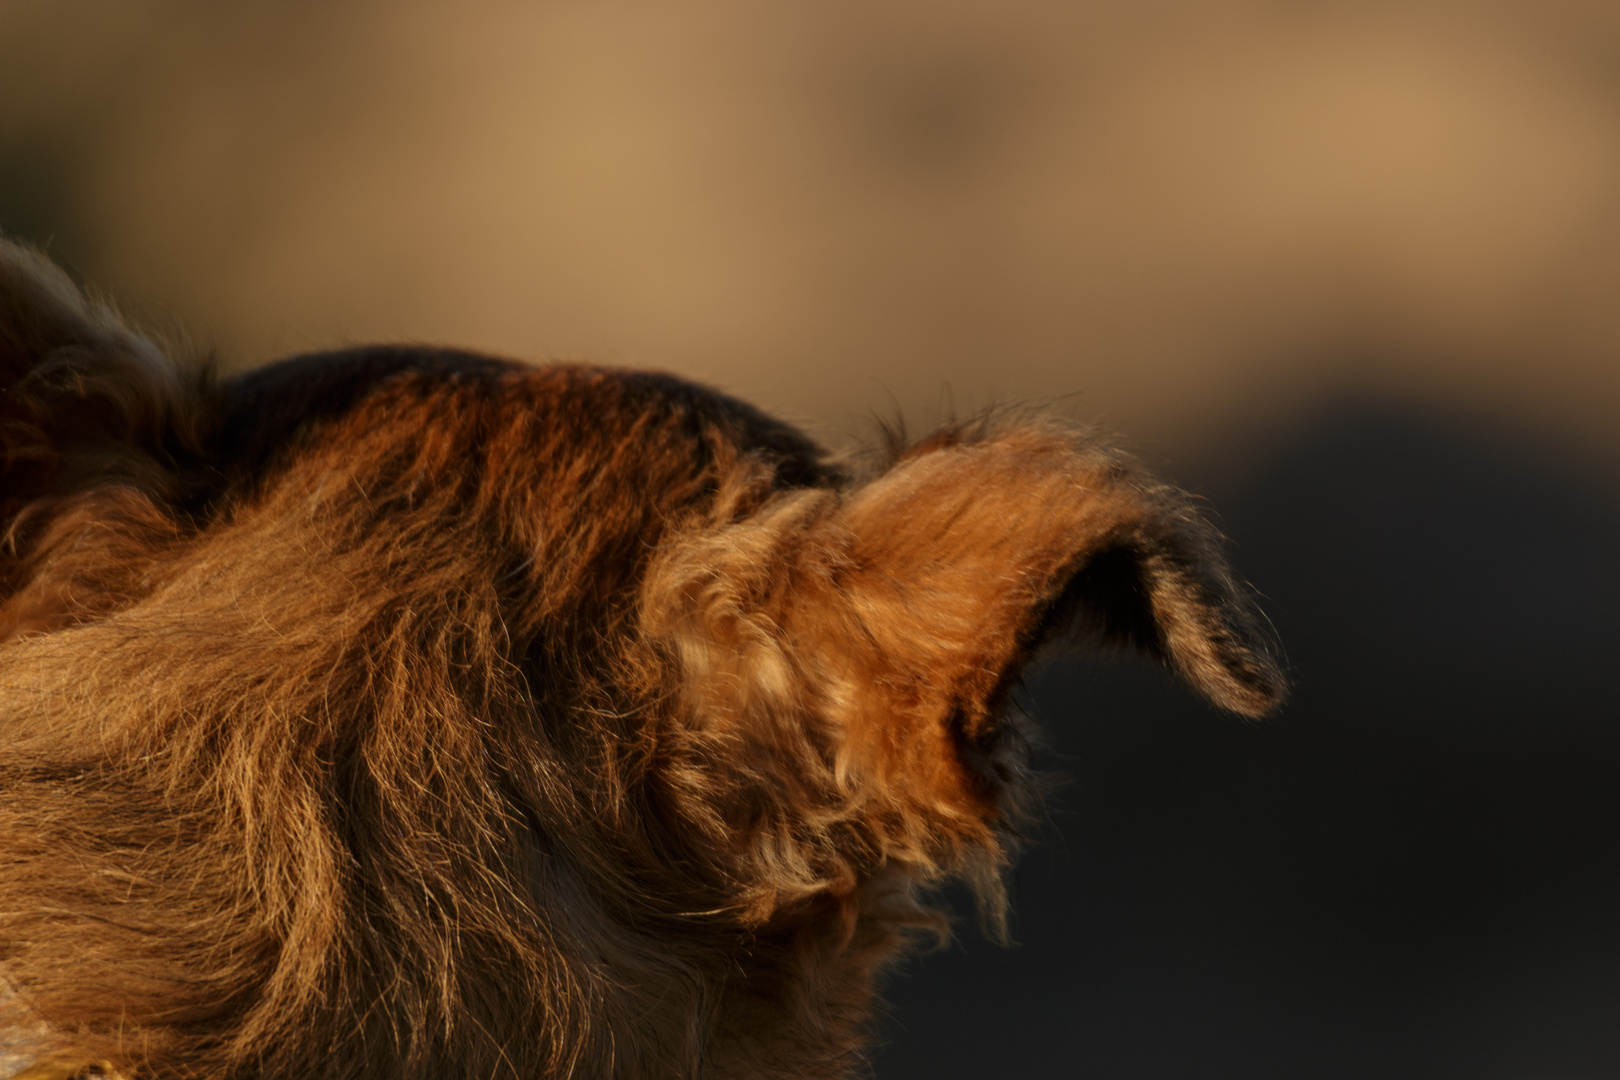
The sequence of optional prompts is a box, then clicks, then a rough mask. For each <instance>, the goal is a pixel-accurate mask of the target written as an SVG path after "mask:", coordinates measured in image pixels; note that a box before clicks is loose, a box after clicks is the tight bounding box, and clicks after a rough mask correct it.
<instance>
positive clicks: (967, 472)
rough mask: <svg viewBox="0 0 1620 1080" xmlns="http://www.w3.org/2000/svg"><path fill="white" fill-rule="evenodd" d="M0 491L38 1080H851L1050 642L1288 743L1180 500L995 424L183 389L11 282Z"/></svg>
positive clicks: (964, 851)
mask: <svg viewBox="0 0 1620 1080" xmlns="http://www.w3.org/2000/svg"><path fill="white" fill-rule="evenodd" d="M0 469H3V472H0V529H3V530H4V537H5V545H4V548H3V550H0V641H3V644H0V1047H3V1049H0V1062H5V1061H7V1060H9V1061H10V1062H11V1064H12V1068H22V1067H25V1066H26V1067H28V1069H29V1070H30V1071H29V1072H28V1073H27V1075H30V1076H57V1077H62V1076H72V1075H76V1074H78V1073H80V1072H86V1071H88V1072H97V1071H99V1072H102V1073H107V1074H117V1075H120V1076H123V1077H127V1078H130V1080H135V1078H181V1077H186V1078H198V1077H233V1078H246V1077H254V1078H259V1077H263V1078H271V1077H278V1078H279V1077H285V1078H288V1080H295V1078H296V1080H307V1078H311V1077H333V1078H337V1077H344V1078H347V1077H378V1078H384V1077H386V1078H388V1080H411V1078H422V1080H430V1078H431V1080H444V1078H455V1077H469V1078H470V1077H480V1078H482V1077H520V1076H521V1077H568V1076H572V1077H591V1078H595V1077H615V1078H625V1080H629V1078H675V1077H680V1078H689V1077H707V1078H764V1077H843V1076H846V1075H849V1074H850V1073H851V1072H853V1071H858V1070H859V1068H860V1067H861V1066H862V1064H863V1062H864V1060H865V1058H864V1055H865V1048H866V1045H867V1039H868V1036H869V1031H868V1027H869V1021H870V1013H871V1006H872V1004H873V996H874V990H873V983H874V980H875V979H876V978H877V976H878V975H879V974H880V973H881V971H882V970H883V968H884V967H885V965H886V964H888V963H889V962H890V961H891V960H892V959H893V958H894V957H895V956H896V955H897V954H898V953H899V952H901V951H902V950H903V949H904V948H905V946H906V945H907V943H908V942H910V941H911V940H913V939H914V938H916V937H918V936H926V934H927V933H928V932H929V931H930V930H933V929H937V927H938V926H939V925H940V916H939V915H938V914H937V913H936V912H935V911H934V910H933V909H931V908H930V907H929V905H928V903H927V894H928V892H929V890H930V887H932V886H935V885H937V884H939V883H941V882H943V881H945V880H947V879H949V878H953V877H956V878H965V879H967V880H969V881H970V882H972V883H973V884H974V886H975V887H976V889H977V891H978V893H979V895H980V900H981V905H982V906H983V907H984V908H985V910H986V912H987V915H988V918H989V919H990V921H991V922H992V923H994V922H995V920H996V919H997V918H998V917H999V914H1000V905H1001V904H1002V899H1001V896H1002V894H1001V888H1000V880H1001V873H1002V870H1003V869H1004V867H1005V865H1006V863H1007V860H1008V858H1009V856H1010V854H1011V852H1012V847H1013V845H1014V843H1015V838H1016V836H1017V835H1018V830H1019V826H1020V824H1021V823H1022V822H1023V821H1025V820H1026V818H1027V815H1028V814H1029V813H1030V812H1031V810H1032V806H1033V802H1034V800H1035V798H1036V795H1035V789H1034V785H1033V782H1032V781H1031V779H1030V777H1029V775H1028V773H1027V772H1026V769H1025V765H1024V761H1023V756H1024V748H1025V745H1026V740H1025V736H1024V734H1023V733H1022V731H1021V725H1023V724H1024V721H1023V720H1022V719H1021V718H1020V717H1019V715H1018V714H1017V712H1016V710H1013V709H1009V708H1008V707H1007V704H1006V699H1007V697H1008V695H1009V689H1010V687H1011V686H1012V684H1013V683H1014V682H1015V680H1016V679H1017V677H1018V673H1019V671H1020V668H1021V666H1022V665H1023V664H1024V663H1025V661H1026V660H1027V659H1028V658H1029V657H1030V655H1031V654H1032V652H1033V651H1034V650H1035V649H1036V648H1037V647H1038V646H1039V645H1040V644H1041V643H1042V642H1043V641H1044V640H1046V639H1047V638H1049V637H1051V636H1053V635H1057V634H1069V633H1079V634H1081V635H1082V636H1084V637H1087V638H1088V639H1091V640H1095V641H1098V642H1103V643H1118V644H1126V645H1130V646H1134V647H1136V648H1139V649H1141V650H1144V651H1146V652H1147V653H1149V654H1151V655H1153V656H1156V657H1159V658H1161V659H1162V660H1164V661H1165V662H1166V663H1167V664H1168V665H1169V666H1170V667H1171V668H1173V669H1174V670H1175V671H1176V672H1178V673H1179V674H1180V675H1181V676H1182V677H1183V678H1185V679H1186V680H1187V681H1188V682H1189V683H1191V684H1192V686H1194V687H1195V688H1196V689H1197V690H1199V691H1200V692H1202V693H1203V694H1204V695H1205V696H1207V697H1208V698H1209V699H1210V700H1211V701H1213V702H1215V703H1216V704H1218V705H1220V706H1222V707H1224V708H1227V709H1230V710H1233V711H1236V712H1239V713H1242V714H1245V715H1258V714H1260V713H1262V712H1264V711H1266V710H1267V709H1268V708H1270V707H1271V706H1272V705H1274V704H1275V703H1276V702H1277V701H1278V700H1279V698H1280V696H1281V693H1282V680H1281V677H1280V676H1279V673H1278V669H1277V666H1276V663H1275V661H1274V659H1273V658H1272V655H1271V651H1270V648H1269V645H1268V639H1267V636H1266V635H1265V633H1264V632H1263V630H1262V625H1263V624H1262V622H1261V620H1260V618H1259V616H1258V614H1257V613H1256V611H1255V610H1254V608H1253V607H1252V605H1251V603H1250V601H1249V600H1248V599H1247V597H1246V595H1245V593H1244V591H1243V589H1242V588H1241V587H1240V586H1239V585H1238V584H1236V583H1235V582H1234V580H1233V578H1232V576H1231V574H1230V573H1229V571H1228V570H1227V568H1226V566H1225V564H1224V562H1223V561H1222V558H1221V555H1220V551H1219V543H1218V537H1217V536H1216V534H1215V533H1214V532H1213V530H1212V529H1211V528H1210V527H1209V526H1208V525H1207V524H1206V523H1205V522H1204V521H1203V520H1202V519H1201V518H1200V517H1199V516H1198V514H1197V513H1196V512H1195V511H1194V510H1193V509H1192V507H1191V505H1190V502H1189V500H1188V499H1187V498H1186V497H1185V496H1183V495H1181V494H1180V493H1178V492H1176V491H1174V490H1171V489H1170V488H1167V487H1165V486H1163V485H1161V484H1159V483H1157V482H1155V481H1154V480H1152V479H1151V478H1150V477H1148V476H1147V475H1145V474H1144V473H1143V472H1142V471H1141V469H1140V468H1139V467H1138V466H1136V465H1135V464H1134V463H1133V462H1132V461H1130V460H1129V459H1128V458H1125V457H1123V456H1121V455H1119V454H1117V453H1115V452H1112V451H1110V450H1108V449H1105V448H1104V447H1101V446H1099V445H1097V444H1096V443H1095V442H1093V441H1091V440H1089V439H1088V438H1087V437H1085V436H1083V435H1081V434H1079V433H1077V432H1075V431H1074V430H1072V429H1071V428H1068V427H1065V426H1064V425H1062V424H1060V423H1058V422H1056V421H1053V420H1050V419H1043V418H1040V417H1032V416H1029V415H1022V416H1019V415H1012V414H1008V415H1003V416H1001V417H1000V418H994V417H992V418H988V419H980V420H977V421H975V422H972V423H965V424H957V425H954V426H951V427H949V428H947V429H945V430H942V431H939V432H937V433H935V434H933V435H931V436H929V437H928V438H925V439H923V440H922V441H920V442H917V443H915V444H914V445H909V446H906V445H900V444H897V445H896V446H894V447H893V448H892V452H890V453H889V454H887V455H886V456H884V457H883V458H882V460H880V461H874V462H872V463H870V464H868V465H867V466H864V467H863V468H861V469H851V468H846V467H840V466H837V465H835V464H833V463H831V462H830V461H829V460H828V459H827V458H826V456H825V455H823V454H822V453H821V452H820V451H819V450H818V449H817V447H816V446H815V445H813V444H812V443H811V442H810V441H809V440H807V439H806V438H805V437H804V436H802V435H800V434H799V433H798V432H796V431H794V430H793V429H792V428H790V427H788V426H786V425H784V424H781V423H778V422H776V421H774V420H772V419H770V418H768V417H766V416H764V415H762V414H761V413H759V412H757V411H755V410H753V409H751V408H749V407H748V406H746V405H743V404H741V403H739V402H736V401H733V400H730V399H728V398H726V397H724V396H722V395H720V394H717V393H714V392H712V391H709V390H705V389H702V388H700V387H696V386H692V385H690V384H687V383H684V382H681V381H679V380H676V379H673V378H668V377H661V376H654V375H645V374H635V373H630V372H623V371H610V370H598V369H590V368H582V367H545V368H535V367H528V366H523V365H519V364H515V363H508V362H504V361H500V360H494V359H489V358H485V357H481V356H476V355H471V354H467V353H462V352H456V351H451V350H442V349H427V348H403V347H378V348H369V349H354V350H348V351H344V352H336V353H331V354H325V355H315V356H306V357H302V358H298V359H294V360H289V361H285V362H283V363H281V364H278V365H274V366H271V367H268V368H264V369H261V370H259V371H256V372H253V373H251V374H248V375H244V376H241V377H238V378H235V379H231V380H227V381H215V380H212V379H210V378H209V377H208V376H207V374H206V372H205V371H203V370H202V369H200V368H197V367H195V366H193V367H187V366H186V365H183V364H177V363H176V362H174V361H173V360H171V359H170V358H168V357H167V356H165V355H164V353H163V352H162V351H160V350H159V349H158V348H157V347H156V346H154V345H153V344H152V343H151V342H149V341H148V340H146V339H144V338H142V337H140V336H138V335H136V334H135V333H133V332H131V331H130V330H128V329H126V328H125V327H124V325H123V324H121V323H120V322H119V321H118V319H117V318H116V317H115V316H114V315H113V314H112V313H111V311H110V310H109V309H107V308H106V307H104V306H102V305H99V304H97V303H95V302H93V301H91V300H89V299H87V298H85V297H84V296H83V295H82V294H81V293H80V292H79V291H78V290H77V289H76V288H75V287H74V286H73V285H72V284H71V283H70V282H69V281H68V279H67V278H65V277H64V276H63V275H62V274H61V273H60V272H59V271H57V270H56V269H54V268H53V267H51V266H50V265H49V264H48V263H46V262H45V261H44V260H42V259H40V258H38V257H37V256H35V255H33V254H31V253H29V252H27V251H24V250H22V249H20V248H18V247H15V246H3V247H0ZM7 1054H9V1055H10V1057H9V1058H7ZM5 1071H6V1069H5V1066H4V1065H3V1064H0V1075H4V1074H5Z"/></svg>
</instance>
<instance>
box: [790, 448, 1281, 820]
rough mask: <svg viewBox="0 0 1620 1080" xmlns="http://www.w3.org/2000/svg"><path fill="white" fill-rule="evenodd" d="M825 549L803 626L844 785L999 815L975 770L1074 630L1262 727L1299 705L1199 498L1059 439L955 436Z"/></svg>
mask: <svg viewBox="0 0 1620 1080" xmlns="http://www.w3.org/2000/svg"><path fill="white" fill-rule="evenodd" d="M814 531H815V533H816V534H817V535H815V536H814V537H813V538H812V539H811V540H810V541H809V542H808V543H807V544H806V545H805V548H804V549H803V551H802V553H801V556H800V565H799V576H798V580H797V582H796V583H795V586H794V588H793V597H792V599H791V600H790V601H789V604H788V610H787V611H786V612H784V627H785V629H786V632H787V633H788V635H789V637H790V638H791V639H793V640H794V643H795V652H796V653H797V654H798V655H799V656H800V657H802V658H804V661H803V662H805V663H807V664H809V665H810V666H811V667H812V669H814V671H815V676H814V677H813V679H812V681H813V682H818V683H820V684H821V685H822V686H824V687H825V688H826V689H825V690H824V691H823V694H824V700H825V701H826V702H828V703H829V707H830V709H831V711H832V712H833V713H834V714H835V721H836V723H837V726H838V727H839V728H840V729H841V731H842V734H843V739H844V742H845V747H844V751H843V752H844V754H845V756H846V759H847V762H848V764H847V765H846V766H845V767H846V768H851V769H858V770H860V771H863V772H870V773H871V774H873V775H875V776H878V777H881V778H883V779H885V780H886V781H887V782H888V783H889V784H890V785H893V784H895V783H900V784H902V785H903V786H908V787H909V786H918V787H919V790H917V791H916V792H915V794H916V795H917V796H918V797H919V798H924V799H929V800H934V801H935V803H936V805H937V806H939V807H940V808H941V809H947V808H953V809H955V810H956V811H959V812H962V813H964V814H968V815H970V816H971V815H973V814H974V813H975V812H977V814H980V815H982V814H984V813H986V812H993V803H994V801H995V800H994V796H995V791H994V790H986V789H987V786H988V788H990V789H993V788H994V783H993V778H989V777H983V776H975V775H974V773H973V770H972V769H970V768H966V766H967V765H968V764H970V762H971V759H973V758H975V757H976V755H977V752H978V751H979V750H980V749H981V748H984V747H987V746H989V745H990V744H991V743H993V741H994V739H995V736H996V734H997V730H996V729H997V725H998V718H999V716H1000V714H1001V707H1002V705H1003V701H1004V698H1005V696H1006V693H1007V690H1008V688H1009V687H1010V686H1011V684H1012V683H1013V682H1014V681H1015V680H1016V679H1017V677H1018V674H1019V672H1020V670H1021V668H1022V667H1023V665H1024V664H1025V662H1026V661H1028V660H1029V659H1030V657H1031V655H1032V654H1033V652H1034V651H1035V650H1036V649H1037V648H1038V647H1039V646H1040V645H1041V644H1042V643H1043V642H1044V641H1046V640H1047V639H1049V638H1051V637H1054V636H1059V635H1062V634H1064V633H1065V632H1074V633H1076V634H1077V635H1078V636H1079V637H1081V638H1082V639H1085V640H1089V641H1091V642H1093V643H1102V644H1106V645H1125V646H1132V647H1135V648H1137V649H1139V650H1141V651H1143V652H1145V653H1147V654H1148V655H1150V656H1152V657H1155V658H1157V659H1159V660H1162V661H1164V662H1165V663H1166V664H1168V665H1169V667H1170V668H1171V669H1172V670H1174V671H1175V672H1176V673H1177V674H1179V675H1180V676H1181V677H1182V678H1183V679H1185V680H1186V681H1187V682H1188V683H1189V684H1190V685H1191V686H1192V687H1193V688H1194V689H1195V690H1197V691H1198V692H1200V693H1201V694H1202V695H1203V696H1204V697H1206V698H1207V699H1208V700H1210V701H1211V702H1213V703H1214V704H1216V705H1218V706H1220V707H1222V708H1225V709H1228V710H1231V711H1233V712H1236V713H1240V714H1242V715H1245V716H1259V715H1261V714H1263V713H1265V712H1266V711H1268V710H1269V709H1271V708H1272V707H1273V706H1275V705H1276V704H1278V703H1279V702H1280V701H1281V699H1282V697H1283V694H1284V682H1283V678H1282V675H1281V673H1280V671H1279V669H1278V665H1277V662H1276V660H1275V658H1274V655H1273V650H1272V646H1271V643H1270V641H1269V639H1268V637H1267V635H1266V633H1265V630H1264V627H1265V624H1264V622H1263V620H1262V617H1261V616H1260V615H1259V613H1258V612H1257V611H1256V609H1255V607H1254V605H1253V603H1252V602H1251V601H1250V599H1249V598H1248V596H1247V595H1246V593H1245V592H1244V590H1243V588H1242V587H1241V586H1240V585H1239V584H1238V583H1237V582H1236V581H1234V579H1233V577H1232V574H1231V571H1230V570H1229V569H1228V568H1227V565H1226V563H1225V561H1224V559H1223V558H1222V556H1221V552H1220V544H1219V536H1218V534H1216V532H1215V531H1214V530H1213V529H1212V528H1211V527H1210V526H1209V525H1208V524H1207V523H1206V522H1205V521H1204V520H1203V519H1202V518H1201V517H1200V516H1199V515H1198V514H1197V513H1196V512H1195V511H1194V510H1193V508H1192V506H1191V505H1190V501H1189V500H1188V498H1187V497H1186V496H1184V495H1182V494H1180V493H1178V492H1176V491H1174V490H1173V489H1171V488H1168V487H1166V486H1165V485H1162V484H1160V483H1158V482H1156V481H1154V480H1153V479H1152V478H1151V477H1149V476H1148V475H1146V474H1145V473H1144V472H1143V471H1142V470H1141V469H1140V468H1139V467H1137V466H1136V465H1135V464H1134V463H1132V462H1130V461H1129V460H1128V459H1126V458H1124V457H1123V456H1121V455H1118V454H1113V453H1110V452H1108V451H1105V450H1103V449H1101V448H1098V447H1096V446H1094V445H1091V444H1089V443H1087V442H1085V441H1083V440H1080V439H1077V438H1076V437H1075V436H1074V435H1073V434H1072V433H1069V432H1065V431H1062V430H1060V429H1058V428H1057V427H1056V426H1054V425H1051V424H1043V423H1040V422H1033V423H1025V424H1023V425H1020V426H1012V427H1007V428H1003V429H1002V430H1000V431H996V430H993V429H992V430H990V431H988V432H984V433H981V434H979V435H978V436H977V437H964V436H963V434H962V433H946V434H944V435H941V436H936V437H935V438H934V439H933V440H930V442H928V443H925V444H923V445H921V446H919V447H917V448H915V449H913V450H912V451H911V452H910V453H909V454H907V455H906V456H904V457H903V458H902V459H901V460H899V461H898V462H897V463H896V464H895V465H894V466H893V467H892V468H890V469H889V470H888V471H887V472H885V473H884V474H882V475H881V476H879V477H878V478H876V479H875V480H873V481H872V482H870V483H868V484H867V485H866V486H864V487H862V488H860V489H859V490H857V491H855V492H854V493H853V494H852V495H850V496H849V497H848V498H847V499H846V500H845V501H844V502H843V503H842V505H840V506H838V507H837V509H836V510H834V511H833V512H832V513H830V514H829V515H828V516H827V517H826V518H825V520H823V521H821V522H820V523H819V524H818V525H817V527H816V529H815V530H814Z"/></svg>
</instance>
